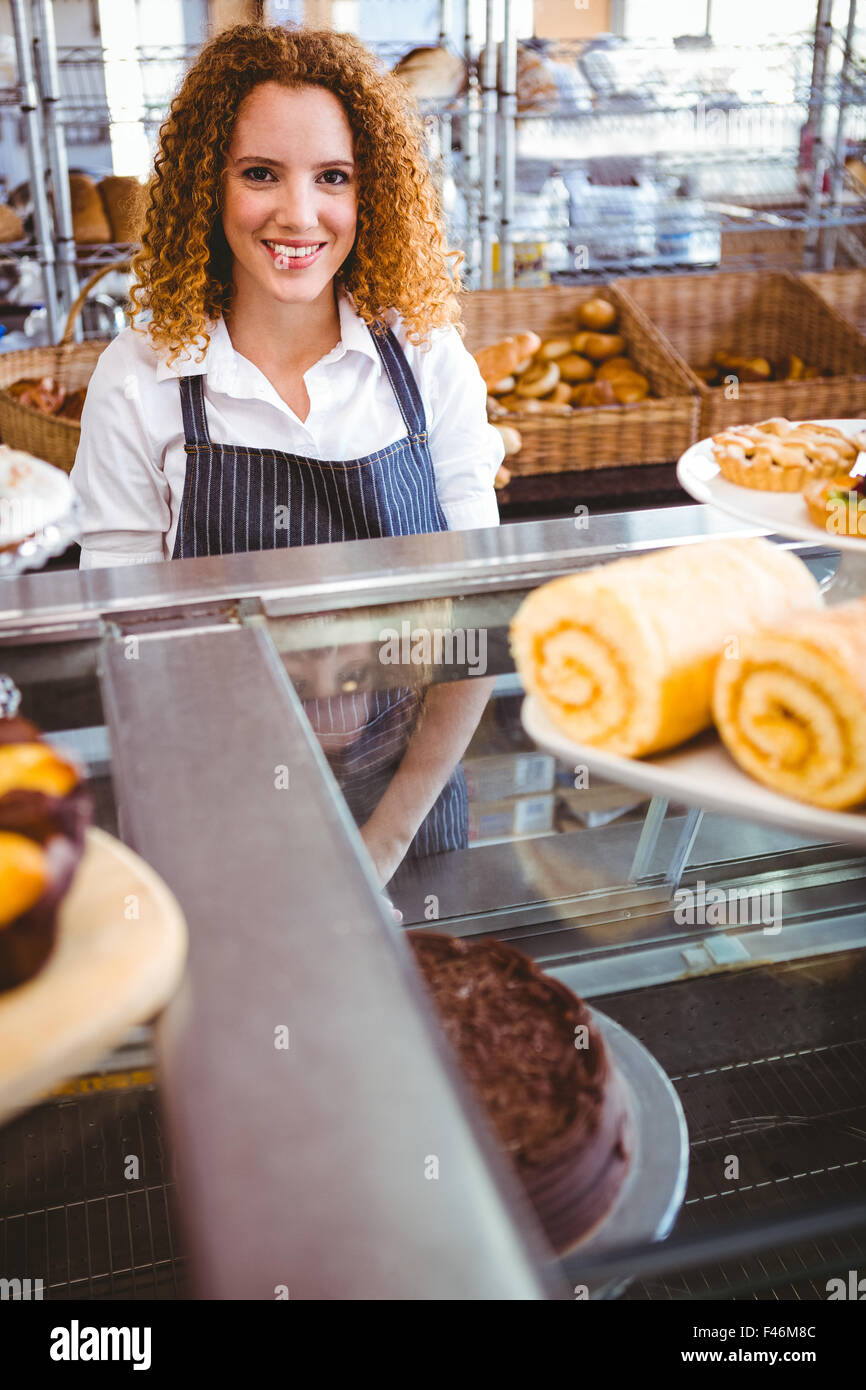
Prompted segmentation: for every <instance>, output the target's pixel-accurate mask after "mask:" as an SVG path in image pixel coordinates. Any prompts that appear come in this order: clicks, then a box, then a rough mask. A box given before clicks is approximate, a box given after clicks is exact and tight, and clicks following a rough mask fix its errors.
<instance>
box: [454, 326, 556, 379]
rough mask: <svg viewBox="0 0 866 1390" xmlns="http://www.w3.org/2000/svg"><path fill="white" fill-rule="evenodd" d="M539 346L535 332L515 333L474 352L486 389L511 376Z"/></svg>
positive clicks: (539, 342)
mask: <svg viewBox="0 0 866 1390" xmlns="http://www.w3.org/2000/svg"><path fill="white" fill-rule="evenodd" d="M540 347H541V339H540V338H539V336H538V334H537V333H517V334H515V335H513V336H512V337H510V338H503V339H501V341H500V342H498V343H491V345H490V347H485V348H481V350H480V351H479V352H476V353H475V354H474V356H475V361H476V363H477V365H478V370H479V371H480V373H481V375H482V377H483V379H484V384H485V385H486V387H487V389H488V391H490V390H491V388H494V387H495V386H496V384H497V382H500V381H504V380H505V379H506V377H510V376H513V375H514V373H515V372H516V371H517V368H518V367H519V366H520V365H521V363H522V362H523V361H524V360H525V358H527V357H534V356H535V354H536V352H537V351H538V349H539V348H540ZM555 384H556V383H555V382H554V385H555Z"/></svg>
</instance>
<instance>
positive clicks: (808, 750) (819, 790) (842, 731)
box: [713, 599, 866, 810]
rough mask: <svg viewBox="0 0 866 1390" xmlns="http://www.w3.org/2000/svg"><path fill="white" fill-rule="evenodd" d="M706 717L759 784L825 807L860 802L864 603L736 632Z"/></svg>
mask: <svg viewBox="0 0 866 1390" xmlns="http://www.w3.org/2000/svg"><path fill="white" fill-rule="evenodd" d="M713 716H714V718H715V721H716V726H717V728H718V730H719V733H720V735H721V737H722V739H723V741H724V743H725V746H726V747H727V749H728V751H729V752H730V754H731V756H732V757H733V758H734V759H735V760H736V761H737V762H738V763H739V765H740V766H741V767H742V768H743V769H744V771H746V772H748V773H749V775H750V776H751V777H755V778H756V779H757V780H758V781H759V782H762V783H764V785H765V786H768V787H772V788H773V789H774V790H775V791H779V792H784V793H785V794H786V795H788V796H793V797H796V798H797V800H799V801H807V802H809V803H810V804H812V805H814V806H823V807H827V808H829V809H832V810H844V809H846V808H847V807H851V806H858V805H860V803H861V802H863V801H866V599H858V600H857V601H856V602H854V603H849V604H843V605H841V606H840V607H838V608H831V609H828V610H826V611H824V612H820V613H804V614H800V615H798V616H797V617H795V618H792V619H790V620H789V621H788V622H786V623H784V624H772V625H770V626H768V627H767V628H765V629H762V630H760V631H757V632H753V633H750V634H748V635H745V636H743V637H742V638H741V639H740V641H739V643H738V645H737V648H735V649H733V650H732V651H731V653H730V655H729V656H728V657H726V658H725V659H723V660H722V661H720V662H719V664H718V670H717V672H716V678H715V689H714V693H713Z"/></svg>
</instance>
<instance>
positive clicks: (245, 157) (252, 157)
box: [234, 154, 355, 169]
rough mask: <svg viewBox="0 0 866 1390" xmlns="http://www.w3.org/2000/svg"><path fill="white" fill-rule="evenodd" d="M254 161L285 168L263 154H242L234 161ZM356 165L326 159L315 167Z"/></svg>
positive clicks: (349, 160) (350, 162)
mask: <svg viewBox="0 0 866 1390" xmlns="http://www.w3.org/2000/svg"><path fill="white" fill-rule="evenodd" d="M247 161H252V163H254V164H267V165H269V166H270V168H272V169H282V168H283V167H284V166H283V164H282V162H281V161H280V160H279V159H268V158H267V156H266V155H263V154H241V155H238V157H237V159H236V160H235V161H234V162H235V164H245V163H247ZM354 167H355V165H354V163H353V162H352V160H351V159H325V160H323V161H322V163H321V164H315V165H313V168H315V169H354Z"/></svg>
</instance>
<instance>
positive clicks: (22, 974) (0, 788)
mask: <svg viewBox="0 0 866 1390" xmlns="http://www.w3.org/2000/svg"><path fill="white" fill-rule="evenodd" d="M89 813H90V807H89V800H88V797H87V794H86V792H85V791H84V789H83V787H82V785H81V774H80V772H79V770H78V768H77V767H76V766H75V765H74V764H73V763H71V762H70V761H69V760H68V759H67V758H64V757H62V756H61V755H60V754H58V753H57V752H56V751H55V750H54V748H52V746H51V745H50V744H48V743H44V742H42V741H41V740H40V738H39V734H38V731H37V730H36V729H35V728H34V726H33V725H32V724H30V723H29V722H28V721H27V720H25V719H17V718H12V719H0V990H5V989H11V988H12V987H13V986H15V985H19V984H22V983H24V981H26V980H28V979H30V977H31V976H32V975H35V974H36V972H37V971H38V970H39V969H40V968H41V967H42V965H43V964H44V963H45V961H46V960H47V959H48V956H49V955H50V953H51V950H52V948H53V945H54V939H55V935H56V930H57V913H58V909H59V907H60V903H61V901H62V899H63V897H64V895H65V894H66V892H67V891H68V889H69V887H70V885H71V883H72V879H73V877H74V875H75V870H76V868H77V866H78V862H79V860H80V858H81V855H82V853H83V850H84V836H85V831H86V828H87V822H88V820H89Z"/></svg>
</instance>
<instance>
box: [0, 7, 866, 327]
mask: <svg viewBox="0 0 866 1390" xmlns="http://www.w3.org/2000/svg"><path fill="white" fill-rule="evenodd" d="M830 10H831V0H817V16H816V26H815V33H814V35H813V36H812V37H809V36H806V35H804V36H803V38H802V40H801V41H795V42H791V41H790V40H788V41H785V42H779V43H778V44H776V45H772V46H770V48H769V49H767V50H765V51H764V52H763V53H762V70H763V71H770V72H772V73H773V74H775V77H774V81H775V83H776V88H777V90H778V91H779V92H780V94H781V95H780V99H779V100H777V101H774V102H770V101H768V100H767V99H766V95H764V94H762V92H761V87H760V82H758V81H756V82H755V83H754V85H753V87H750V88H748V89H747V90H746V93H745V98H746V99H745V100H739V101H737V102H736V103H735V102H733V101H730V100H729V98H730V97H731V90H728V91H726V90H725V89H724V81H723V79H722V77H719V79H718V81H719V83H720V84H721V85H720V86H716V87H715V88H713V87H709V88H708V90H707V91H706V100H704V97H703V96H702V88H701V87H700V85H699V82H696V80H695V68H694V65H692V67H691V68H690V69H689V67H688V63H689V55H688V51H686V52H685V53H683V52H680V51H678V50H676V49H675V48H674V47H673V46H672V45H660V44H656V45H647V44H642V45H629V46H628V48H627V49H626V48H625V47H622V48H619V49H616V48H615V49H612V50H611V52H612V53H617V52H619V53H627V54H628V55H629V56H630V61H631V65H632V67H633V68H634V69H635V70H636V71H637V70H639V71H640V72H641V74H643V75H642V76H641V79H640V82H639V84H638V83H637V82H636V83H635V85H634V86H633V87H631V88H630V89H629V90H621V91H618V90H616V84H615V83H614V82H611V83H610V84H609V85H608V90H607V91H604V90H600V89H601V88H603V87H604V83H603V82H597V90H596V91H595V92H594V93H593V91H592V88H591V87H590V86H589V83H588V81H587V92H588V93H590V96H589V98H588V99H587V100H586V101H585V102H575V104H574V105H572V106H569V107H565V106H560V107H557V108H554V109H545V110H541V111H520V110H518V102H517V92H516V87H517V82H516V77H517V58H518V42H517V37H516V29H515V6H514V4H513V3H512V0H486V6H485V12H484V36H483V47H481V48H480V50H479V46H478V40H477V37H476V35H474V34H473V32H472V26H471V23H470V19H471V7H470V3H469V0H463V11H462V13H463V31H464V33H463V39H462V53H461V55H460V56H462V58H463V60H464V62H465V64H466V71H467V89H466V92H465V95H464V96H462V97H460V98H458V99H456V100H454V101H452V102H448V103H428V102H422V103H421V105H420V110H421V115H422V118H423V119H424V121H425V124H426V126H427V130H428V136H429V143H430V150H431V155H432V157H433V165H434V169H435V171H436V174H437V177H438V179H439V182H440V186H441V187H442V189H443V192H444V193H445V194H446V198H445V201H446V204H447V203H448V201H449V199H451V200H454V201H455V202H456V204H457V205H460V204H461V203H462V216H461V217H460V218H458V219H455V220H454V221H453V223H452V224H451V235H452V239H453V240H455V241H456V242H457V244H462V249H463V251H464V255H465V257H466V260H465V263H464V265H463V268H462V273H463V276H464V280H465V282H466V284H467V286H468V287H469V288H479V287H480V288H492V287H493V286H494V285H495V284H498V285H501V286H502V287H504V288H509V287H510V286H512V285H513V284H514V283H515V244H516V242H517V241H518V240H519V237H520V229H519V226H518V223H517V221H516V218H515V200H516V196H517V194H518V191H519V189H520V187H521V185H522V184H525V183H526V181H527V180H530V181H531V177H532V175H533V171H534V172H535V175H536V178H537V177H538V176H539V171H540V176H541V177H542V178H543V175H544V170H545V169H546V170H549V169H550V168H551V167H552V166H553V165H554V164H555V166H556V167H559V168H562V169H563V170H566V171H569V170H571V171H574V170H577V169H584V170H585V169H587V168H588V167H592V168H593V169H595V168H599V169H604V168H612V167H615V166H616V164H617V162H619V163H620V164H621V165H625V164H629V165H630V166H631V167H632V169H637V170H639V171H640V172H642V173H645V175H646V177H647V179H648V180H649V181H652V180H656V181H657V182H660V181H661V179H662V178H667V179H668V180H669V181H673V180H674V179H675V178H676V177H686V176H690V177H691V178H692V179H694V178H695V174H696V171H698V173H699V174H700V178H701V179H702V180H703V181H704V182H705V183H706V185H707V188H708V189H709V191H708V192H705V196H704V198H703V201H704V203H705V205H706V206H707V214H706V221H705V224H704V225H705V228H712V229H715V231H716V232H717V233H718V238H719V241H720V242H721V238H722V237H729V236H734V237H736V235H737V234H741V233H746V232H749V233H759V234H760V233H767V232H777V233H787V234H788V239H789V241H790V242H791V244H792V246H794V247H796V251H793V250H791V251H789V254H790V255H791V256H792V258H793V257H794V256H797V257H799V259H800V262H801V264H802V265H804V266H808V267H816V266H820V267H822V268H830V267H831V266H832V265H833V264H835V261H836V259H837V256H838V255H839V254H840V253H842V254H844V256H845V257H846V258H847V259H848V260H849V261H851V262H853V263H854V264H862V265H866V206H864V202H863V190H862V186H860V187H858V186H857V185H856V184H855V183H854V181H853V180H852V179H851V178H850V176H849V175H848V173H847V172H846V170H845V168H844V157H845V150H846V131H847V138H848V139H854V140H857V141H860V140H862V141H863V143H864V146H866V61H864V59H863V58H861V57H860V56H859V55H858V53H857V46H856V40H857V31H856V28H855V16H856V0H851V3H850V11H849V21H848V26H847V30H846V32H845V33H844V35H843V34H842V33H840V32H838V31H834V30H833V29H832V27H831V24H830ZM12 12H13V18H14V21H15V32H16V48H17V56H18V70H19V82H18V86H17V87H16V88H14V89H3V90H2V91H0V104H5V105H7V106H9V105H14V106H17V107H18V108H19V109H20V111H21V113H22V116H23V118H24V122H25V130H26V135H27V155H28V165H29V168H30V173H31V183H32V186H33V188H34V190H35V217H34V221H35V226H36V235H35V242H20V243H13V244H6V245H4V246H3V247H2V248H0V260H5V261H9V260H12V261H14V260H20V259H25V258H26V259H31V260H32V259H33V258H34V257H35V259H36V260H37V261H38V263H39V265H40V267H41V270H42V276H43V285H44V294H43V298H44V302H45V304H46V307H47V310H48V325H49V331H50V332H51V334H52V337H53V338H56V336H57V335H58V332H59V325H60V322H61V319H62V311H63V310H64V309H66V308H68V306H69V304H70V303H71V302H72V299H73V298H74V295H75V294H76V293H77V289H78V279H79V275H86V274H89V273H91V272H92V271H93V270H94V269H95V268H97V267H100V266H103V265H106V264H109V263H111V262H113V261H117V260H120V259H122V258H124V257H125V256H127V255H128V254H129V252H130V250H131V248H130V247H129V246H126V245H117V244H114V243H104V244H99V245H89V246H81V245H78V246H76V244H75V242H74V239H73V235H72V225H71V213H70V210H69V199H68V183H67V178H66V170H67V154H66V148H67V143H68V142H69V138H70V136H72V135H74V134H75V133H76V132H77V131H78V132H83V131H84V130H87V131H89V132H90V133H91V134H92V133H93V132H94V131H96V132H99V133H101V134H102V135H103V137H104V139H105V140H106V141H107V139H108V137H109V132H110V125H111V114H110V110H109V106H108V102H107V99H106V94H105V87H104V81H103V50H102V48H100V47H94V46H78V47H75V48H68V47H67V48H61V49H59V50H58V48H57V44H56V40H55V34H54V23H53V3H52V0H12ZM451 21H452V4H451V0H440V5H439V42H440V44H442V45H446V46H448V45H449V42H450V40H449V35H450V34H451V33H452V29H453V26H452V22H451ZM497 32H503V33H504V37H503V39H502V42H501V43H498V42H497V39H496V35H497ZM373 46H374V47H376V48H377V51H378V52H379V54H380V57H381V58H382V59H383V61H384V62H386V63H387V64H388V65H389V66H390V65H392V64H393V63H394V62H395V61H396V59H397V58H398V57H400V56H401V55H402V54H403V53H405V52H406V51H408V49H409V48H411V47H413V46H422V45H421V44H415V45H413V44H412V42H411V41H410V40H406V41H403V42H400V43H381V44H378V45H373ZM196 52H197V48H196V47H184V46H178V45H171V46H169V45H164V46H149V47H142V48H140V49H139V50H138V51H137V59H136V61H137V64H138V67H139V69H140V72H141V74H142V88H143V104H142V113H143V114H142V117H141V119H142V123H143V126H144V129H145V131H146V133H147V136H148V138H149V139H151V140H154V139H155V137H156V134H157V131H158V129H159V126H160V124H161V122H162V120H163V119H164V117H165V114H166V112H167V109H168V105H169V102H170V100H171V95H172V91H173V89H174V86H175V84H176V81H177V79H178V77H179V75H180V73H181V72H182V71H183V69H184V68H185V67H186V66H187V65H188V63H189V62H190V61H191V59H192V58H193V57H194V55H195V53H196ZM747 52H748V50H747V49H738V48H736V47H733V46H728V47H726V48H721V47H719V48H707V49H706V53H707V54H709V55H710V56H711V57H712V58H714V59H715V60H716V66H717V69H718V70H719V71H720V72H721V73H723V72H724V64H725V62H727V63H728V65H729V68H730V70H731V73H732V74H733V78H732V83H731V87H732V88H733V87H734V86H735V85H736V82H737V80H738V76H737V74H738V64H739V72H740V73H742V71H743V67H742V60H743V57H744V54H745V53H747ZM722 60H724V61H722ZM599 67H601V70H602V72H603V64H596V68H597V70H598V68H599ZM673 71H678V72H679V73H680V74H681V75H682V82H681V83H680V86H679V94H678V89H677V84H676V82H672V80H671V73H672V72H673ZM689 75H690V77H691V81H692V90H689V83H688V80H687V78H688V76H689ZM584 77H585V74H584ZM726 101H728V104H727V106H726V105H725V103H726ZM578 108H580V109H578ZM702 111H703V113H704V115H706V113H707V112H708V111H709V112H711V113H712V116H713V119H712V121H711V122H706V121H705V122H704V128H703V129H701V113H702ZM710 126H711V127H712V128H711V130H710V129H709V127H710ZM804 141H805V142H810V143H811V169H802V168H801V161H800V160H799V150H800V147H801V144H802V143H803V142H804ZM82 143H83V142H82ZM612 146H613V147H615V148H616V150H617V153H616V154H615V155H613V156H611V147H612ZM43 151H45V152H46V153H47V156H48V164H49V166H50V173H51V181H52V184H53V187H54V190H55V195H56V197H55V207H54V218H53V225H52V216H51V209H50V207H49V204H48V200H47V198H46V197H45V196H44V194H43V192H42V190H44V187H45V173H46V169H45V162H46V161H45V158H44V155H43ZM577 152H579V153H577ZM772 160H775V161H776V163H777V165H779V166H780V167H782V168H783V169H784V168H787V170H788V173H789V175H790V178H789V180H788V189H787V196H782V195H781V190H780V188H779V186H778V184H773V185H771V186H766V187H764V188H761V186H760V184H761V174H762V171H763V170H767V168H768V166H769V165H770V162H771V161H772ZM734 164H735V167H736V170H737V171H738V172H739V173H740V174H742V172H743V171H744V170H745V171H748V173H749V178H748V182H749V183H750V184H751V187H752V191H751V192H749V193H748V194H747V195H743V194H742V193H741V194H740V195H739V196H738V194H737V187H736V181H734V183H733V186H731V185H728V186H726V182H725V173H726V170H730V168H731V166H732V165H734ZM798 168H800V175H799V181H798V174H797V171H798ZM766 183H767V184H768V185H769V179H767V180H766ZM740 187H742V181H741V184H740ZM743 203H745V204H747V205H741V204H743ZM684 206H685V204H684V200H682V199H678V198H675V197H670V198H668V199H667V200H666V201H662V202H660V203H659V205H658V208H657V209H656V210H655V212H654V213H653V214H652V215H650V216H648V219H647V220H648V226H649V232H648V236H649V240H650V241H652V239H653V217H654V216H655V215H656V213H657V214H658V216H659V217H660V218H661V219H662V223H663V222H664V218H665V217H667V216H670V217H672V218H674V219H676V218H677V217H678V216H679V215H680V214H681V211H682V209H683V207H684ZM699 228H700V224H698V225H697V229H699ZM578 233H579V229H578V228H575V227H572V236H571V240H570V245H569V263H570V264H574V256H575V253H576V251H577V250H579V249H585V248H582V247H581V244H580V236H579V234H578ZM537 235H540V236H543V235H544V233H543V232H541V233H538V234H537ZM776 240H777V244H778V240H779V239H778V238H777V239H776ZM497 254H498V259H499V265H498V269H497V271H496V273H495V272H494V258H495V256H496V255H497ZM763 261H764V263H766V257H764V258H763ZM761 262H762V258H761V255H760V253H756V252H751V253H744V254H743V255H742V256H738V257H737V256H735V257H731V256H729V255H724V264H725V265H726V266H728V267H731V268H733V266H734V265H741V264H761ZM717 263H718V262H717V261H716V262H715V264H717ZM711 264H712V262H708V263H707V264H706V265H704V266H703V267H701V266H700V265H693V264H689V263H686V264H684V262H683V258H682V257H681V256H680V255H678V254H677V252H676V250H674V252H673V253H672V254H665V252H664V250H663V249H660V248H659V246H651V247H647V248H645V251H644V254H638V253H637V252H633V253H631V254H629V255H627V256H620V257H619V258H618V259H617V258H613V257H608V258H607V259H606V258H605V257H604V255H599V254H597V253H595V252H593V254H592V256H591V257H590V263H589V264H587V263H586V260H585V258H584V261H583V263H582V264H581V265H580V267H579V268H578V269H576V270H574V271H565V272H561V273H559V274H557V275H556V276H555V278H556V279H560V280H562V279H565V280H569V279H573V278H574V276H575V275H576V274H580V276H581V277H582V278H589V279H593V278H600V277H603V276H605V275H609V274H610V273H617V274H628V273H629V272H630V271H636V272H641V271H646V270H652V271H654V272H655V271H660V272H661V271H665V270H676V271H682V270H683V269H701V268H704V269H707V268H711Z"/></svg>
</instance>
